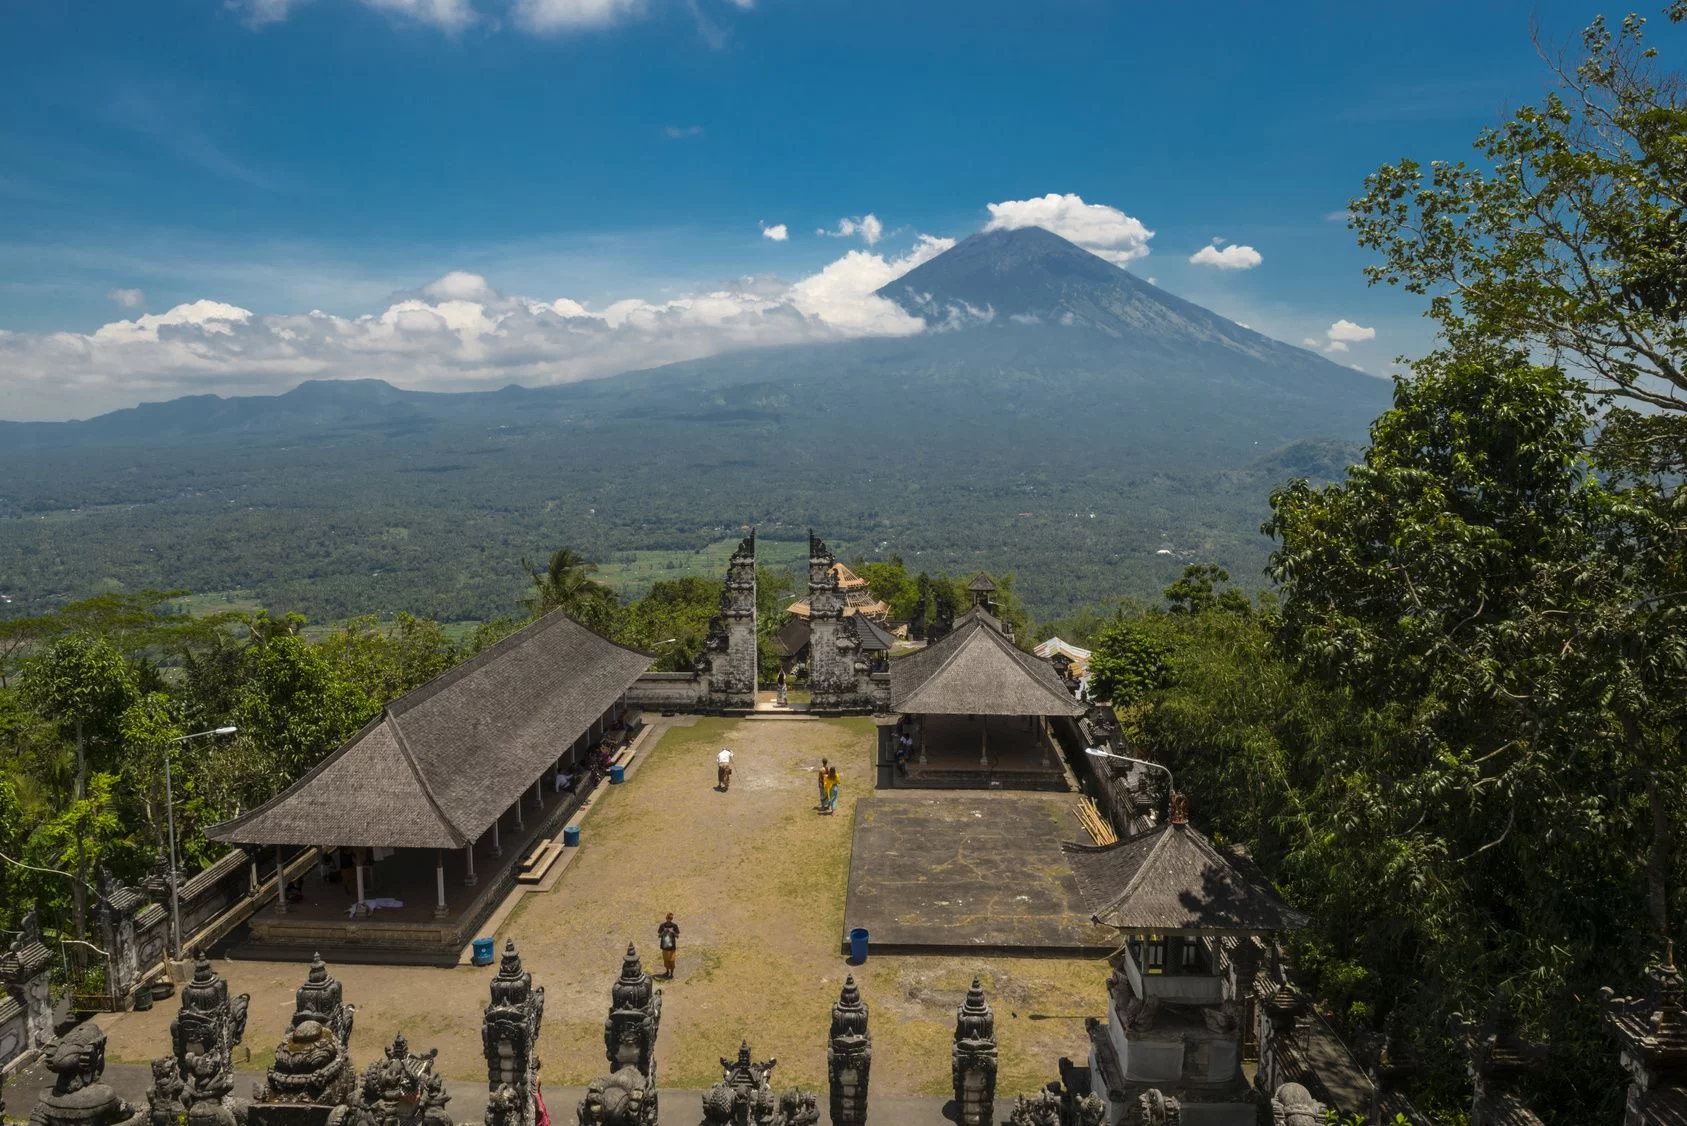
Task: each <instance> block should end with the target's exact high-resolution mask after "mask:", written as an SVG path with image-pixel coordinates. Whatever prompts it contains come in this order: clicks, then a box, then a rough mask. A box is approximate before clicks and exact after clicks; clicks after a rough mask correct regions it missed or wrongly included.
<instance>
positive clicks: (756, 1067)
mask: <svg viewBox="0 0 1687 1126" xmlns="http://www.w3.org/2000/svg"><path fill="white" fill-rule="evenodd" d="M778 1062H779V1061H778V1060H775V1059H769V1060H765V1061H762V1062H757V1061H756V1060H755V1059H754V1058H753V1057H752V1056H751V1055H750V1044H749V1042H748V1041H743V1042H740V1044H739V1045H738V1057H737V1059H728V1058H726V1057H725V1056H722V1057H721V1061H720V1065H721V1072H722V1075H721V1081H720V1082H719V1083H716V1084H715V1085H714V1086H713V1087H710V1088H709V1089H708V1090H707V1091H705V1092H704V1093H703V1122H704V1124H705V1126H710V1124H713V1123H732V1124H733V1126H819V1122H820V1100H819V1097H818V1096H816V1095H814V1094H812V1093H810V1092H806V1091H799V1090H797V1089H795V1088H793V1089H792V1090H790V1091H787V1092H786V1093H785V1094H784V1096H783V1097H781V1096H779V1095H776V1094H774V1092H773V1088H772V1086H771V1085H770V1084H769V1082H768V1079H769V1076H770V1075H771V1074H772V1072H773V1068H774V1066H775V1065H776V1064H777V1063H778Z"/></svg>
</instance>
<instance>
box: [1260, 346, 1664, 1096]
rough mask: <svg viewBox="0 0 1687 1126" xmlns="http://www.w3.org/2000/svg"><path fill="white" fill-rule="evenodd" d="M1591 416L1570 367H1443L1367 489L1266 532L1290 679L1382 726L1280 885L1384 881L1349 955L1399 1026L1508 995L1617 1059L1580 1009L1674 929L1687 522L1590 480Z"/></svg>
mask: <svg viewBox="0 0 1687 1126" xmlns="http://www.w3.org/2000/svg"><path fill="white" fill-rule="evenodd" d="M1593 417H1594V407H1593V405H1592V404H1591V403H1590V402H1589V401H1588V397H1587V395H1586V394H1585V391H1584V388H1583V387H1582V385H1581V384H1580V383H1579V382H1578V381H1576V380H1574V379H1571V378H1569V377H1567V376H1566V375H1564V374H1563V373H1562V372H1560V371H1558V370H1557V369H1555V368H1545V367H1537V366H1533V365H1530V364H1528V363H1527V362H1525V361H1523V360H1522V359H1521V358H1519V357H1518V356H1516V355H1514V354H1511V353H1509V352H1506V351H1497V350H1493V349H1489V350H1485V351H1481V352H1473V353H1471V354H1468V355H1464V356H1460V357H1456V358H1448V357H1435V358H1432V359H1431V360H1428V361H1425V362H1421V363H1419V364H1418V365H1417V367H1416V372H1415V375H1414V377H1413V378H1411V379H1401V380H1398V381H1397V384H1396V391H1395V406H1394V408H1393V409H1392V410H1390V411H1389V412H1388V413H1387V414H1385V415H1384V416H1383V417H1382V418H1381V419H1379V420H1378V421H1377V423H1376V424H1375V425H1374V426H1373V428H1372V438H1371V445H1370V448H1369V449H1368V450H1367V452H1366V454H1365V459H1364V462H1363V463H1362V464H1361V465H1358V466H1355V467H1354V468H1353V469H1352V470H1351V471H1350V475H1349V479H1348V480H1347V481H1346V482H1344V483H1341V484H1337V485H1331V486H1327V487H1325V488H1323V489H1313V488H1311V487H1310V486H1308V485H1307V484H1306V483H1305V482H1297V483H1294V484H1291V485H1289V486H1286V487H1284V488H1282V489H1279V490H1278V491H1277V492H1276V493H1274V494H1273V497H1272V511H1273V516H1272V519H1271V521H1270V522H1269V523H1268V524H1267V525H1266V527H1267V530H1268V531H1269V532H1270V533H1271V534H1273V535H1274V536H1276V537H1277V538H1278V539H1279V541H1280V546H1279V548H1278V550H1277V551H1276V552H1275V553H1274V555H1273V557H1272V574H1273V577H1274V578H1275V579H1276V580H1277V582H1278V583H1279V584H1280V586H1281V588H1282V590H1283V599H1282V609H1281V618H1280V622H1278V623H1277V636H1278V642H1279V644H1280V646H1281V649H1282V652H1283V653H1284V654H1285V656H1286V657H1287V658H1288V659H1289V660H1290V661H1291V662H1292V663H1293V665H1294V666H1295V667H1296V668H1297V669H1299V670H1302V671H1303V672H1304V673H1305V674H1306V675H1307V676H1309V677H1310V678H1311V679H1312V680H1313V682H1314V683H1317V684H1320V685H1322V686H1323V687H1324V688H1325V689H1326V690H1328V691H1333V692H1339V693H1344V694H1346V695H1348V696H1349V697H1350V698H1351V700H1352V701H1353V703H1354V704H1355V705H1356V706H1358V707H1359V708H1360V709H1362V711H1363V713H1364V715H1365V716H1366V717H1367V718H1366V719H1365V720H1364V721H1363V724H1362V725H1355V735H1358V734H1359V733H1360V732H1365V734H1364V736H1363V737H1362V738H1349V739H1347V740H1339V739H1335V740H1331V741H1330V742H1329V743H1328V744H1326V747H1325V749H1324V750H1322V751H1320V752H1319V753H1320V755H1321V756H1322V757H1323V758H1324V762H1323V765H1324V779H1323V780H1322V781H1321V782H1319V783H1317V788H1318V789H1319V790H1321V791H1322V792H1321V793H1320V794H1319V795H1318V796H1317V797H1316V799H1315V800H1309V801H1308V802H1307V803H1306V805H1305V807H1304V808H1305V809H1306V810H1307V811H1308V812H1307V813H1306V814H1305V815H1304V816H1306V818H1307V819H1308V825H1307V826H1306V829H1305V835H1304V836H1303V837H1302V838H1301V839H1302V840H1303V842H1304V846H1303V847H1301V848H1299V849H1298V850H1291V852H1292V853H1294V854H1292V855H1291V856H1289V857H1288V858H1287V863H1289V864H1290V865H1293V864H1297V863H1299V864H1305V865H1307V866H1308V870H1310V871H1315V872H1317V873H1321V874H1322V875H1323V877H1324V878H1325V879H1329V878H1331V877H1332V876H1334V875H1337V874H1339V879H1340V880H1341V881H1342V882H1347V881H1350V880H1351V879H1352V878H1353V877H1354V876H1355V875H1361V876H1363V879H1364V883H1363V884H1361V885H1360V886H1359V887H1357V888H1355V889H1353V890H1352V894H1354V895H1355V896H1358V897H1369V898H1371V899H1372V900H1373V901H1372V902H1370V903H1368V904H1365V905H1364V906H1363V907H1361V908H1360V912H1359V913H1360V916H1361V917H1362V918H1367V919H1368V920H1369V921H1368V922H1367V923H1366V924H1365V929H1364V930H1362V931H1356V932H1354V939H1355V944H1354V945H1353V946H1352V947H1350V953H1352V954H1354V955H1356V957H1355V960H1356V961H1357V962H1358V963H1359V964H1361V965H1364V966H1367V967H1370V969H1371V971H1372V972H1374V973H1378V974H1379V976H1380V977H1381V979H1382V980H1383V982H1384V984H1383V985H1382V986H1379V988H1380V989H1381V990H1382V992H1383V993H1384V994H1391V995H1392V996H1391V998H1390V997H1384V999H1385V1000H1389V999H1392V1000H1396V1001H1401V1002H1402V1003H1405V1002H1406V1001H1407V1000H1408V998H1409V999H1410V1002H1411V1003H1413V1004H1419V1005H1422V1004H1425V1003H1426V1002H1433V1004H1434V1006H1435V1007H1436V1008H1438V1009H1439V1010H1440V1013H1442V1014H1444V1013H1445V1012H1447V1011H1452V1010H1455V1009H1465V1010H1467V1011H1468V1010H1469V1009H1470V1008H1473V1007H1480V1006H1482V1005H1484V1004H1486V1003H1487V1001H1488V999H1489V997H1490V996H1491V995H1492V993H1493V991H1494V990H1496V989H1497V988H1499V986H1500V985H1501V983H1506V984H1507V986H1508V988H1515V989H1516V991H1517V996H1518V1000H1519V1002H1520V1003H1521V1004H1522V1005H1523V1007H1524V1009H1525V1012H1526V1015H1528V1016H1529V1017H1531V1018H1533V1019H1534V1020H1537V1021H1539V1022H1541V1023H1542V1024H1546V1023H1551V1024H1552V1025H1553V1026H1554V1032H1555V1039H1556V1040H1557V1041H1559V1042H1560V1043H1561V1044H1565V1046H1566V1047H1568V1046H1569V1045H1570V1044H1573V1043H1576V1042H1578V1039H1580V1040H1584V1041H1593V1040H1595V1039H1597V1036H1598V1016H1597V1013H1596V1012H1594V1011H1593V1009H1592V1008H1591V1006H1589V1005H1587V1004H1586V1003H1584V1002H1582V1001H1580V1000H1578V998H1586V997H1588V996H1591V995H1592V993H1593V992H1594V990H1595V989H1596V988H1597V986H1598V981H1599V979H1600V978H1601V977H1609V976H1612V975H1613V974H1618V973H1638V972H1639V970H1640V966H1641V963H1642V962H1643V961H1644V956H1645V954H1646V953H1647V952H1648V950H1649V948H1650V947H1651V946H1652V943H1653V942H1654V941H1655V938H1654V937H1652V936H1655V935H1658V934H1660V933H1662V932H1665V931H1667V930H1668V927H1669V915H1668V911H1667V902H1668V896H1667V888H1666V887H1665V886H1664V881H1665V880H1666V879H1667V874H1668V872H1669V871H1670V870H1671V867H1672V863H1673V862H1672V860H1671V856H1670V840H1671V825H1672V824H1673V823H1678V822H1679V820H1680V817H1681V814H1682V782H1683V778H1684V775H1683V770H1682V761H1683V760H1682V750H1681V745H1680V735H1681V731H1682V709H1681V704H1680V702H1679V701H1680V699H1681V697H1682V694H1683V689H1684V688H1687V680H1684V679H1683V677H1684V673H1687V659H1684V654H1683V643H1682V640H1681V638H1680V636H1679V627H1678V625H1677V626H1676V629H1675V636H1673V637H1671V636H1669V635H1668V634H1666V633H1665V632H1664V631H1663V630H1661V629H1660V627H1659V623H1657V622H1655V621H1653V620H1652V615H1653V613H1654V611H1653V610H1650V609H1647V607H1649V606H1655V605H1656V602H1655V597H1654V596H1655V593H1656V592H1655V591H1654V590H1653V589H1652V583H1653V582H1655V580H1656V577H1657V573H1658V572H1657V567H1656V564H1657V553H1656V552H1655V551H1654V550H1653V548H1652V547H1651V546H1649V545H1653V544H1656V543H1658V542H1662V541H1667V540H1669V539H1671V537H1672V536H1673V537H1674V538H1675V542H1676V543H1677V545H1679V536H1680V530H1679V519H1678V521H1677V524H1676V526H1675V528H1674V529H1673V530H1672V529H1671V528H1670V527H1668V526H1665V525H1661V524H1660V522H1659V519H1658V514H1657V512H1656V511H1655V510H1654V509H1653V508H1652V507H1651V506H1649V505H1648V504H1646V503H1639V502H1637V501H1641V502H1643V501H1644V500H1645V499H1646V498H1645V496H1644V495H1642V496H1641V497H1639V498H1637V497H1636V496H1634V495H1633V494H1632V491H1624V490H1621V489H1619V488H1617V487H1616V486H1615V485H1614V484H1613V483H1612V482H1610V481H1608V480H1602V479H1601V477H1600V476H1599V475H1598V474H1597V473H1596V472H1595V471H1594V466H1593V465H1592V464H1591V463H1590V461H1589V460H1588V457H1587V452H1586V442H1585V436H1586V431H1587V429H1588V427H1589V425H1590V423H1591V421H1592V419H1593ZM1678 552H1679V546H1677V553H1678ZM1678 557H1679V555H1678V554H1677V558H1678ZM1320 824H1321V825H1323V826H1324V827H1323V828H1321V829H1320V828H1318V827H1317V826H1318V825H1320ZM1362 901H1363V900H1362V899H1361V902H1362ZM1350 909H1351V907H1350ZM1384 924H1386V925H1384ZM1367 932H1368V933H1367ZM1431 962H1433V965H1431ZM1391 963H1392V965H1393V967H1394V968H1392V969H1390V968H1388V967H1389V966H1390V964H1391ZM1413 966H1416V967H1417V969H1416V971H1415V972H1416V973H1417V975H1418V976H1417V978H1416V979H1415V982H1414V984H1412V985H1411V986H1410V990H1413V991H1415V992H1412V991H1409V990H1408V989H1407V982H1408V981H1413V979H1412V978H1410V977H1407V978H1402V977H1401V976H1400V973H1401V971H1402V970H1404V971H1405V972H1406V973H1408V974H1410V973H1412V972H1413V971H1412V969H1411V968H1412V967H1413ZM1619 967H1620V968H1619ZM1430 980H1433V981H1434V982H1435V983H1436V985H1435V988H1434V989H1433V990H1429V989H1426V988H1424V983H1425V982H1428V981H1430ZM1426 1019H1429V1018H1427V1017H1426ZM1434 1019H1441V1018H1440V1017H1436V1018H1434ZM1585 1055H1586V1053H1584V1057H1585ZM1585 1066H1587V1063H1586V1061H1585V1058H1575V1057H1573V1056H1572V1057H1571V1058H1569V1059H1567V1061H1566V1063H1565V1066H1564V1068H1562V1069H1561V1072H1562V1078H1563V1080H1564V1081H1565V1082H1566V1083H1568V1084H1570V1085H1572V1086H1573V1085H1574V1083H1575V1082H1577V1080H1576V1074H1577V1071H1578V1069H1579V1068H1582V1067H1585ZM1557 1074H1559V1073H1558V1072H1555V1075H1557ZM1593 1086H1597V1084H1593ZM1582 1109H1584V1110H1586V1109H1588V1108H1586V1107H1583V1108H1582Z"/></svg>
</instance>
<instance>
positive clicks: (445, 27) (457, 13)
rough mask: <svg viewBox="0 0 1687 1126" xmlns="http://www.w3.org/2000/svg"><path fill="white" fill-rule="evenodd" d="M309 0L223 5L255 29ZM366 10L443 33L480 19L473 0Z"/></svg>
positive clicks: (404, 1) (426, 0) (377, 5)
mask: <svg viewBox="0 0 1687 1126" xmlns="http://www.w3.org/2000/svg"><path fill="white" fill-rule="evenodd" d="M306 2H307V0H224V3H225V4H226V5H227V6H228V7H229V8H231V9H233V10H234V11H237V12H242V13H244V14H245V16H246V22H247V23H248V24H250V25H251V26H253V27H263V26H264V25H265V24H272V23H280V22H282V21H283V20H285V19H286V18H287V17H288V16H290V15H292V14H293V9H294V8H297V7H300V6H302V5H303V4H305V3H306ZM362 3H363V5H364V6H365V7H368V8H374V9H376V10H377V11H382V12H389V13H391V14H393V15H398V16H403V17H405V18H406V19H412V20H415V21H416V22H417V23H425V24H431V25H433V26H434V27H437V28H439V29H441V30H442V31H450V32H455V31H461V30H463V28H465V27H467V26H469V25H470V24H471V23H474V22H475V21H476V20H478V19H479V18H480V13H479V12H477V11H475V9H474V4H473V3H472V0H362Z"/></svg>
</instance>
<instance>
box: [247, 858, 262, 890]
mask: <svg viewBox="0 0 1687 1126" xmlns="http://www.w3.org/2000/svg"><path fill="white" fill-rule="evenodd" d="M249 879H250V882H251V885H252V887H251V892H252V894H253V895H257V894H258V888H260V887H262V886H263V881H262V880H260V879H258V854H257V853H255V852H254V853H253V854H252V871H251V873H250V877H249Z"/></svg>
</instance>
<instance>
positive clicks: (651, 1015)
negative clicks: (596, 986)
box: [603, 942, 662, 1080]
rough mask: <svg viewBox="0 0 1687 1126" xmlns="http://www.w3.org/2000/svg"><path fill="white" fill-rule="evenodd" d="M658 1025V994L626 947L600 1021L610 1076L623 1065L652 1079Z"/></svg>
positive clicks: (660, 1005) (659, 1014) (653, 1076)
mask: <svg viewBox="0 0 1687 1126" xmlns="http://www.w3.org/2000/svg"><path fill="white" fill-rule="evenodd" d="M661 1023H662V991H661V990H660V989H657V988H656V987H655V984H654V983H653V982H652V981H651V978H650V975H649V974H647V973H645V972H644V966H643V964H641V963H640V962H639V956H638V951H637V950H636V949H634V947H633V944H632V943H630V942H629V943H628V944H627V956H626V957H625V958H624V959H623V960H622V962H621V976H620V977H619V978H617V979H616V981H615V984H614V986H613V987H612V988H611V990H610V1001H609V1016H608V1018H607V1019H606V1020H605V1021H604V1022H603V1046H604V1052H605V1055H606V1056H607V1057H608V1059H609V1070H610V1071H611V1072H612V1073H613V1072H615V1071H618V1070H619V1069H621V1068H623V1067H627V1066H632V1067H635V1068H637V1069H638V1071H639V1073H640V1074H641V1075H643V1076H645V1077H646V1078H649V1079H652V1080H654V1079H655V1078H656V1035H657V1032H658V1030H659V1029H660V1027H661Z"/></svg>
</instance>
